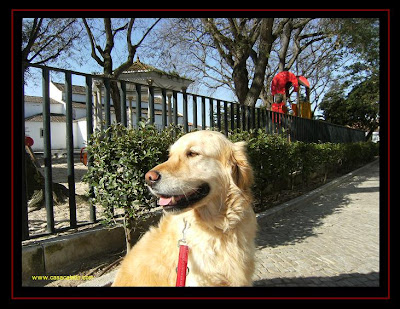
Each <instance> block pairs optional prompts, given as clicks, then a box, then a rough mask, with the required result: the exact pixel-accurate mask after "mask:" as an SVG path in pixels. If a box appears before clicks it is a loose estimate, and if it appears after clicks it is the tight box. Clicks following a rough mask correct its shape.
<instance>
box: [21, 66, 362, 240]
mask: <svg viewBox="0 0 400 309" xmlns="http://www.w3.org/2000/svg"><path fill="white" fill-rule="evenodd" d="M28 67H30V68H36V69H39V70H40V72H41V78H42V99H43V112H42V115H43V142H44V152H43V156H44V178H45V207H46V214H47V228H46V232H45V233H41V234H32V233H30V231H29V224H28V207H27V203H26V202H25V203H23V205H22V238H23V240H25V239H29V238H36V237H39V236H43V235H45V234H53V233H56V232H60V231H61V230H60V229H56V228H55V223H54V207H53V198H52V184H53V181H52V179H53V177H52V147H51V134H52V132H51V126H50V92H49V85H50V72H58V74H63V75H64V81H65V86H64V91H65V103H66V108H65V116H66V118H65V119H66V137H65V138H66V153H67V166H68V173H67V174H68V175H67V177H68V189H69V227H66V228H63V229H62V230H65V229H72V228H76V227H78V226H81V225H84V224H91V223H95V222H97V219H96V208H95V206H94V205H91V204H90V205H88V207H89V210H90V219H89V221H88V222H85V223H81V224H78V221H77V209H76V200H75V171H74V143H73V138H74V137H73V120H74V119H73V104H72V103H73V102H72V95H73V91H72V90H73V87H72V86H73V85H72V77H73V76H79V77H80V78H83V79H84V84H85V85H84V87H85V99H86V100H85V105H86V131H87V136H86V138H87V140H88V139H89V137H90V135H91V134H92V133H93V120H94V118H93V95H92V92H93V88H92V87H93V86H92V85H93V81H101V82H102V83H103V85H104V102H103V104H101V106H102V107H101V108H102V110H103V111H104V118H105V119H104V126H105V127H109V126H110V125H111V118H112V117H111V115H112V111H111V107H112V104H111V90H110V83H111V82H117V84H118V87H119V90H120V95H121V123H122V124H123V125H125V126H127V125H128V118H129V117H128V116H127V109H128V107H127V94H128V92H129V91H128V90H127V89H128V88H129V89H131V93H134V94H135V102H136V106H135V110H136V123H135V124H131V125H138V124H139V122H140V121H141V120H143V119H146V120H147V122H148V123H150V124H157V125H158V126H161V127H165V126H167V125H168V124H169V123H170V122H172V123H173V124H180V125H182V126H183V129H184V131H185V132H189V131H191V130H193V128H196V129H203V130H204V129H207V128H217V129H218V130H220V131H221V132H223V133H224V134H226V135H227V134H229V131H230V130H235V129H237V128H240V129H243V130H248V129H257V128H261V129H263V130H266V132H268V133H271V134H273V133H283V132H284V133H286V134H287V135H288V136H289V135H290V139H291V140H292V141H295V140H298V141H305V142H334V143H343V142H357V141H363V140H364V139H365V133H364V132H363V131H360V130H354V129H351V128H346V127H342V126H338V125H333V124H330V123H327V122H324V121H316V120H310V119H303V118H299V117H296V116H291V115H284V114H279V113H275V112H271V111H269V110H265V109H262V108H256V107H249V106H242V105H240V104H238V103H234V102H229V101H224V100H219V99H215V98H211V97H207V96H201V95H196V94H193V93H187V92H182V91H175V90H174V91H171V90H168V89H161V88H157V87H153V86H150V85H143V84H139V83H134V82H130V81H126V80H117V79H113V78H108V77H103V76H99V75H93V74H86V73H81V72H75V71H71V70H64V69H59V68H53V67H46V66H41V65H32V64H25V65H24V68H28ZM143 88H146V89H147V93H148V98H147V112H146V111H143V107H142V102H143V100H142V93H143V91H142V90H143ZM155 91H156V92H157V93H159V94H160V95H159V96H158V97H156V96H155ZM22 93H24V90H23V91H22ZM167 97H170V98H171V99H172V102H171V105H170V110H171V114H169V113H168V110H169V109H168V106H169V105H168V104H167ZM22 98H24V96H22ZM156 101H158V102H156ZM156 106H157V107H159V108H158V109H157V108H156ZM22 113H24V102H22ZM189 115H191V116H190V117H189ZM156 116H157V119H156ZM189 118H191V119H190V120H191V121H189ZM156 120H157V121H156ZM22 149H24V148H22ZM23 151H25V150H23ZM24 157H25V155H24V153H23V155H22V158H24ZM91 164H92V162H91V159H90V154H88V166H90V165H91ZM22 173H23V175H25V162H22ZM25 185H26V184H25V183H24V184H23V185H22V188H23V189H24V191H25V188H26V186H25ZM23 200H26V199H23Z"/></svg>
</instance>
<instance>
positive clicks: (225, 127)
mask: <svg viewBox="0 0 400 309" xmlns="http://www.w3.org/2000/svg"><path fill="white" fill-rule="evenodd" d="M224 132H225V135H226V136H228V102H226V101H224Z"/></svg>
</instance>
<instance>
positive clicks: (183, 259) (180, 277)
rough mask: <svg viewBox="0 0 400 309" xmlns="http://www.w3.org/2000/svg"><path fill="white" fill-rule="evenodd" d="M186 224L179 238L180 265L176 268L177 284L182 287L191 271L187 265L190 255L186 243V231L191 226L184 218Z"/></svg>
mask: <svg viewBox="0 0 400 309" xmlns="http://www.w3.org/2000/svg"><path fill="white" fill-rule="evenodd" d="M183 222H184V224H185V226H184V227H183V231H182V239H179V240H178V247H179V258H178V267H177V268H176V286H179V287H182V286H185V284H186V276H187V274H188V273H189V268H188V267H187V263H188V257H189V247H188V246H187V244H186V240H185V232H186V229H187V228H189V226H190V223H189V224H188V223H187V221H186V219H183Z"/></svg>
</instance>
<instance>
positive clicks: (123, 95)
mask: <svg viewBox="0 0 400 309" xmlns="http://www.w3.org/2000/svg"><path fill="white" fill-rule="evenodd" d="M120 83H121V122H122V125H123V126H124V127H127V126H128V120H127V117H126V82H125V81H124V80H121V82H120Z"/></svg>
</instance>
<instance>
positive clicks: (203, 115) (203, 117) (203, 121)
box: [201, 97, 206, 130]
mask: <svg viewBox="0 0 400 309" xmlns="http://www.w3.org/2000/svg"><path fill="white" fill-rule="evenodd" d="M201 129H202V130H205V129H206V98H205V97H201Z"/></svg>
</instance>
